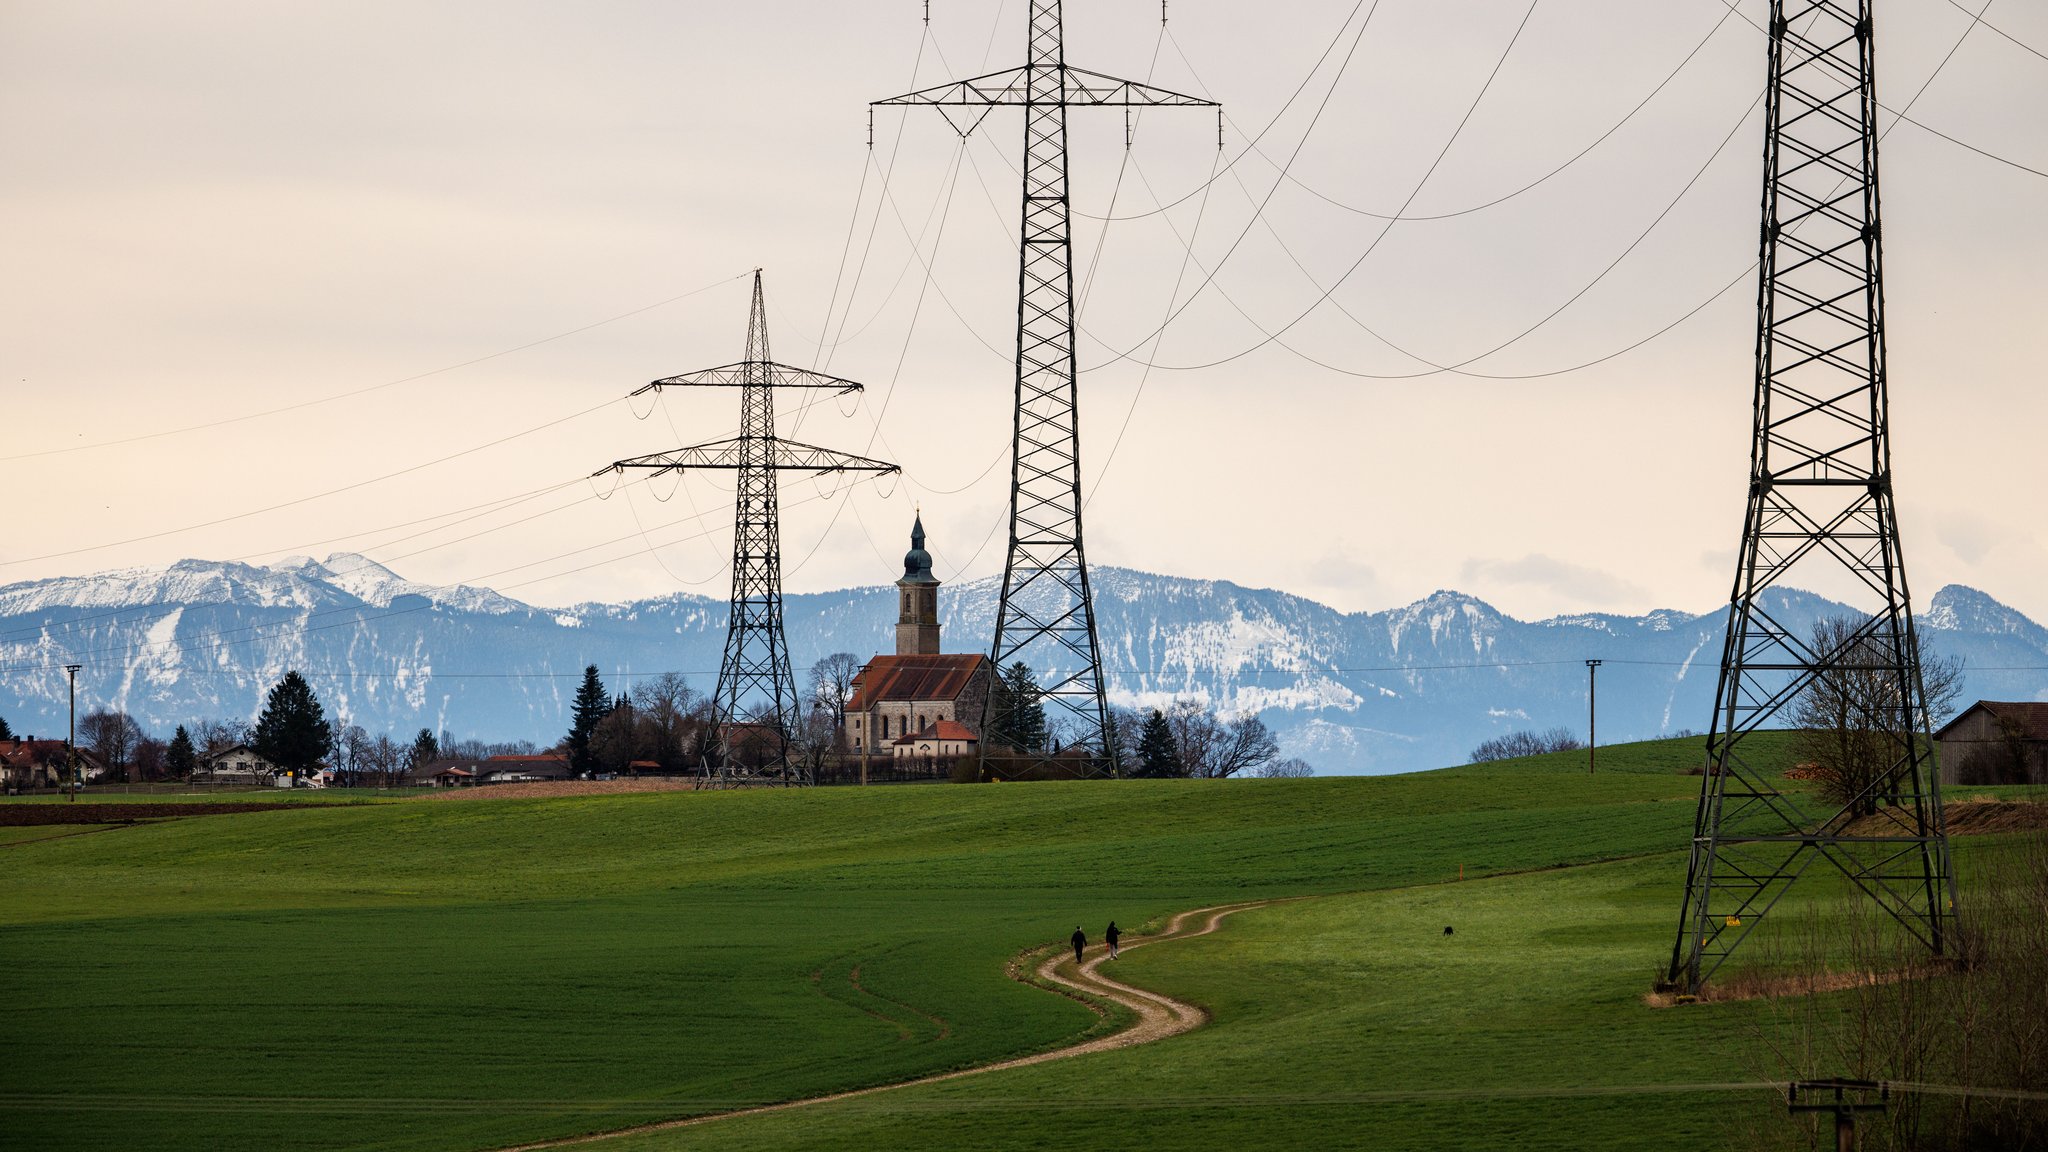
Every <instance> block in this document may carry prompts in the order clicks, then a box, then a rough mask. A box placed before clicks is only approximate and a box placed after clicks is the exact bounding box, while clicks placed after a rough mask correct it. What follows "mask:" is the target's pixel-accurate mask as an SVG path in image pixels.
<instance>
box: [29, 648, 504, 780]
mask: <svg viewBox="0 0 2048 1152" xmlns="http://www.w3.org/2000/svg"><path fill="white" fill-rule="evenodd" d="M12 737H13V732H12V730H11V729H10V728H9V727H8V726H7V724H6V721H5V720H0V739H11V738H12ZM240 746H246V747H248V748H250V749H251V750H253V751H254V752H255V753H256V754H257V755H259V756H261V757H262V758H263V759H265V760H267V761H269V762H270V763H271V764H274V765H276V766H277V767H278V768H279V769H281V770H283V771H286V772H291V773H295V774H301V775H303V774H306V773H309V772H312V771H315V770H317V769H319V768H322V767H325V768H330V769H332V770H333V771H334V774H335V779H336V783H338V784H341V785H374V784H383V785H391V784H397V783H400V782H403V781H404V780H405V779H406V778H407V777H408V776H409V775H410V774H411V773H412V772H413V771H414V770H415V769H417V768H420V767H422V766H424V765H426V764H429V763H432V762H433V761H434V760H437V759H442V758H466V759H479V760H481V759H484V758H486V757H489V756H498V755H506V754H519V753H532V752H534V751H535V747H534V745H533V743H532V742H531V741H526V740H518V741H509V742H502V743H488V742H485V741H481V740H457V739H456V738H455V737H454V736H452V735H450V734H448V733H445V732H444V733H436V732H434V730H433V729H431V728H422V729H420V730H419V731H418V733H417V734H415V735H414V736H413V737H412V738H411V739H410V740H397V739H393V738H392V736H391V735H389V734H386V733H379V734H375V735H373V734H371V733H370V732H369V731H367V730H366V729H364V728H363V726H362V725H360V724H344V725H341V726H339V727H336V726H335V725H334V724H333V723H332V722H330V721H329V720H328V719H327V715H326V710H325V708H324V707H323V706H322V705H321V703H320V698H319V696H318V695H317V694H316V693H315V692H314V691H313V688H312V686H311V685H310V684H308V683H307V682H306V679H305V677H303V676H301V675H300V674H299V673H298V672H296V671H288V672H286V673H285V674H284V676H283V677H282V678H281V679H280V680H279V681H278V682H277V684H275V685H274V686H272V688H271V689H270V691H269V693H268V694H266V696H265V698H264V703H263V707H262V709H261V710H259V711H258V713H257V715H256V717H255V719H254V721H253V722H252V721H249V720H243V719H240V718H233V717H231V718H226V719H221V718H215V717H204V718H200V719H197V720H194V721H192V722H191V723H189V724H179V725H177V726H176V727H175V728H174V730H173V731H172V733H171V735H170V737H169V738H168V739H165V738H163V737H160V736H156V735H153V734H151V733H150V732H148V731H146V730H145V729H144V728H143V727H142V725H141V724H140V723H139V722H138V721H137V720H136V719H135V717H133V716H131V715H130V714H128V713H127V712H125V711H123V710H121V709H118V708H97V709H94V710H92V711H90V712H87V713H86V714H85V715H83V716H81V717H79V718H78V747H79V749H80V750H81V751H82V752H86V753H90V754H91V756H92V758H93V760H94V761H95V762H97V763H98V764H100V765H101V766H102V769H101V771H100V773H99V775H98V776H97V777H96V780H95V782H98V783H161V782H170V781H180V780H190V779H192V778H193V774H194V773H195V772H197V771H198V770H199V769H201V768H202V767H204V766H205V764H206V762H207V761H208V760H209V759H211V758H212V757H215V756H218V755H220V754H221V753H223V752H227V751H229V750H231V749H233V748H236V747H240Z"/></svg>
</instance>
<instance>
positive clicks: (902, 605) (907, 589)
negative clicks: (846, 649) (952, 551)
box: [896, 509, 939, 656]
mask: <svg viewBox="0 0 2048 1152" xmlns="http://www.w3.org/2000/svg"><path fill="white" fill-rule="evenodd" d="M896 607H897V612H896V654H897V655H898V656H936V655H938V652H939V578H938V577H936V576H934V575H932V554H931V553H929V552H927V551H925V550H924V512H923V510H922V509H920V510H919V512H918V515H917V519H916V521H915V522H914V523H912V524H911V526H910V551H908V552H905V553H904V554H903V578H902V579H901V580H898V581H896Z"/></svg>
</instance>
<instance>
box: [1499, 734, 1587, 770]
mask: <svg viewBox="0 0 2048 1152" xmlns="http://www.w3.org/2000/svg"><path fill="white" fill-rule="evenodd" d="M1585 746H1586V742H1585V741H1583V740H1581V739H1579V738H1578V737H1577V736H1576V735H1574V734H1573V733H1572V731H1571V729H1569V728H1552V729H1551V730H1550V731H1548V732H1529V731H1522V732H1510V733H1508V734H1507V735H1505V736H1496V737H1494V738H1493V739H1491V740H1488V741H1486V742H1485V743H1483V744H1481V745H1480V746H1479V747H1477V748H1474V749H1473V750H1472V763H1474V764H1485V763H1487V762H1488V761H1492V760H1512V759H1514V758H1515V757H1517V756H1541V755H1543V754H1544V753H1545V752H1576V751H1578V750H1579V749H1581V748H1584V747H1585Z"/></svg>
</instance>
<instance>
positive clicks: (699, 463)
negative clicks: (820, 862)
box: [592, 268, 897, 779]
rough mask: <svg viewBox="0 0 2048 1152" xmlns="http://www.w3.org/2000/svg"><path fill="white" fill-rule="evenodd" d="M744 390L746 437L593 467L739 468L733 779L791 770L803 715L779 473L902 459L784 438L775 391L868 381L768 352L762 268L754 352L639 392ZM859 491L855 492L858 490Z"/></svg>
mask: <svg viewBox="0 0 2048 1152" xmlns="http://www.w3.org/2000/svg"><path fill="white" fill-rule="evenodd" d="M664 388H738V389H739V390H740V434H739V435H738V436H737V437H735V438H733V439H730V440H715V441H712V442H710V443H708V444H698V445H695V446H694V447H689V448H678V449H676V450H674V451H672V452H657V453H655V454H653V455H651V456H635V457H633V458H631V459H629V460H620V461H617V462H616V463H613V464H611V465H610V466H609V467H605V468H600V469H598V470H597V471H596V472H594V473H592V475H593V476H602V475H604V474H605V473H607V472H612V473H623V472H625V470H626V469H628V468H636V469H641V468H644V469H651V470H652V471H653V472H654V473H660V472H675V473H678V474H680V473H682V472H685V471H688V470H689V469H692V468H697V469H715V470H722V471H733V472H738V473H739V483H738V485H737V493H736V495H735V497H734V504H733V533H732V604H731V611H730V614H729V616H728V618H727V620H726V632H725V656H724V658H723V659H721V660H720V661H719V664H718V686H717V688H716V689H714V690H713V692H712V716H713V720H714V722H715V724H716V725H717V728H718V734H719V747H720V752H721V756H720V760H721V764H720V775H721V778H725V779H729V778H731V777H732V776H733V775H735V774H737V773H738V772H740V771H742V770H743V767H744V766H743V765H742V764H740V763H739V762H738V761H740V760H741V759H743V758H745V759H749V760H753V761H757V762H758V766H760V767H762V768H765V769H769V770H773V771H776V772H779V773H781V774H783V775H784V777H785V779H787V776H788V773H789V772H790V771H791V768H790V764H789V759H788V750H789V735H790V733H791V732H792V731H793V730H794V729H795V727H796V725H797V723H798V722H799V721H800V720H801V719H802V715H801V713H800V710H799V708H798V697H797V692H796V677H795V675H794V674H793V673H792V672H791V670H790V666H789V645H788V643H787V642H786V641H785V640H784V639H783V632H782V528H781V519H780V516H781V513H780V507H779V501H778V497H777V491H776V475H777V473H779V472H805V473H809V474H811V475H813V476H822V475H824V474H826V473H828V472H837V473H846V472H872V473H876V474H881V473H886V472H895V471H897V466H896V465H894V464H889V463H885V462H883V461H880V460H870V459H868V458H867V457H865V456H854V455H851V454H849V453H845V452H835V451H833V450H831V449H829V448H819V447H815V446H813V445H810V444H799V443H797V442H796V441H794V440H783V439H781V438H779V437H777V436H776V435H775V389H777V388H830V389H834V390H836V391H838V392H839V394H840V395H845V394H846V393H849V392H858V391H860V390H861V386H860V385H859V384H856V383H854V382H853V381H851V380H842V379H840V378H839V377H837V376H826V375H824V374H822V373H818V372H810V371H806V370H804V369H802V368H792V367H790V366H788V365H787V364H777V363H775V362H774V361H773V360H771V359H770V358H769V354H768V312H767V309H766V308H765V307H764V306H763V304H762V298H761V270H760V269H758V268H756V269H755V270H754V304H753V309H752V311H751V313H750V314H749V315H748V317H747V358H746V359H744V360H742V361H740V362H739V363H737V364H727V365H725V366H723V367H720V368H707V369H704V370H703V371H700V372H687V373H684V374H683V375H680V376H669V377H666V378H664V379H661V380H656V381H654V382H653V383H651V384H648V385H646V386H645V387H642V388H639V389H636V390H635V391H634V392H633V395H635V396H638V395H640V394H641V393H643V392H656V393H658V392H660V391H661V390H662V389H664ZM849 498H850V494H849Z"/></svg>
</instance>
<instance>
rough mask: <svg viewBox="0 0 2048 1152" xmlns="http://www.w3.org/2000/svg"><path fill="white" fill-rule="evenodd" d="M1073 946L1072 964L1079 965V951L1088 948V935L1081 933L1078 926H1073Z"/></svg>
mask: <svg viewBox="0 0 2048 1152" xmlns="http://www.w3.org/2000/svg"><path fill="white" fill-rule="evenodd" d="M1073 944H1074V963H1076V964H1079V963H1080V962H1081V950H1082V949H1083V948H1086V947H1088V934H1087V933H1086V932H1083V931H1081V926H1080V925H1079V924H1076V925H1074V935H1073Z"/></svg>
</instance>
